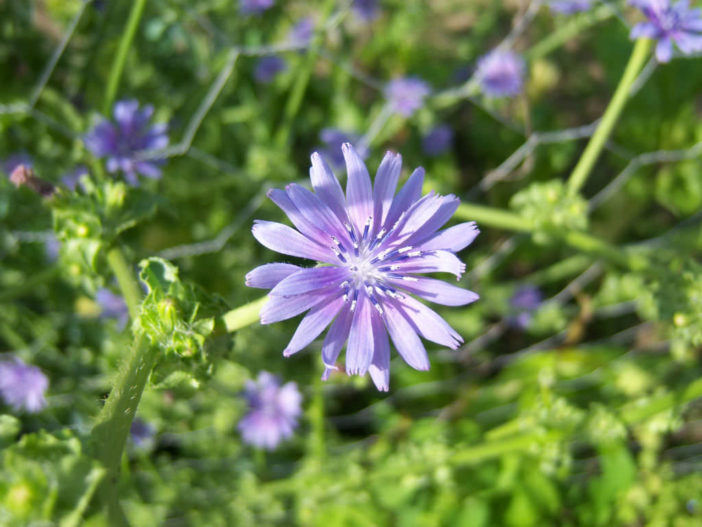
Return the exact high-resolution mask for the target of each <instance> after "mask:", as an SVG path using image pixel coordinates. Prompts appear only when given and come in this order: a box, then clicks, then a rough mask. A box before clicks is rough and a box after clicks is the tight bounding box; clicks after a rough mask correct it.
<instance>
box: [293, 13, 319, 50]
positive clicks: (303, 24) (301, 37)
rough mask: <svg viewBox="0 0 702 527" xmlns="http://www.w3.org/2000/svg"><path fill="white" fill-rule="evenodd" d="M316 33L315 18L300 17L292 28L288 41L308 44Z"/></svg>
mask: <svg viewBox="0 0 702 527" xmlns="http://www.w3.org/2000/svg"><path fill="white" fill-rule="evenodd" d="M312 35H314V19H313V18H312V17H310V16H308V17H305V18H302V19H300V21H299V22H298V23H297V24H295V25H294V26H293V27H291V28H290V33H288V41H289V42H292V43H294V44H300V45H304V46H307V45H308V44H309V43H310V40H312Z"/></svg>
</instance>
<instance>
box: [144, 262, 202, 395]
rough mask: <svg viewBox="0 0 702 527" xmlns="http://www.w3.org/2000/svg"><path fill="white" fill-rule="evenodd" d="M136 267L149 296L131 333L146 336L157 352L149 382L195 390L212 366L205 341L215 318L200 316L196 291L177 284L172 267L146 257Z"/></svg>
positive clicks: (190, 287)
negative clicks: (139, 269)
mask: <svg viewBox="0 0 702 527" xmlns="http://www.w3.org/2000/svg"><path fill="white" fill-rule="evenodd" d="M139 266H140V268H141V273H140V274H139V278H140V279H141V281H142V282H143V283H144V284H145V285H146V287H147V289H148V293H147V295H146V298H145V299H144V301H143V303H142V305H141V310H140V313H139V318H137V320H136V322H135V325H134V331H135V332H136V333H143V334H144V335H146V337H147V338H148V339H149V341H150V342H151V346H153V347H155V348H157V349H158V362H157V364H156V366H155V369H154V373H153V378H152V380H153V381H154V382H155V383H156V385H157V386H158V387H160V388H164V389H167V388H172V387H174V386H177V385H179V384H185V383H190V384H191V385H192V386H193V387H197V386H198V384H199V382H200V381H201V380H202V379H203V378H204V377H205V376H207V375H208V374H209V370H210V367H211V363H210V362H209V361H208V357H207V353H206V351H205V339H206V338H207V336H208V335H210V334H211V333H212V330H213V329H214V319H213V318H212V317H208V318H202V317H200V309H201V304H200V302H199V301H198V300H197V298H198V297H197V295H196V291H195V288H194V287H193V286H192V285H189V284H184V283H183V282H181V281H180V279H179V278H178V269H177V268H176V267H175V266H174V265H173V264H171V263H169V262H167V261H166V260H163V259H162V258H149V259H148V260H143V261H142V262H141V263H140V264H139ZM174 357H175V358H177V360H173V358H174Z"/></svg>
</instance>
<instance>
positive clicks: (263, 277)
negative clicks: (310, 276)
mask: <svg viewBox="0 0 702 527" xmlns="http://www.w3.org/2000/svg"><path fill="white" fill-rule="evenodd" d="M300 269H301V267H298V266H297V265H292V264H286V263H269V264H264V265H261V266H259V267H256V268H255V269H252V270H251V271H249V272H248V273H247V274H246V285H247V286H249V287H258V288H260V289H271V288H273V287H275V286H276V285H278V282H280V281H281V280H283V279H284V278H287V277H288V276H290V275H291V274H293V273H295V272H297V271H299V270H300Z"/></svg>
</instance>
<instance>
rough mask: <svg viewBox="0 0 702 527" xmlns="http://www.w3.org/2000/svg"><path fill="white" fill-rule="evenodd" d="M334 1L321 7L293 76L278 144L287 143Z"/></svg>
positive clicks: (277, 139)
mask: <svg viewBox="0 0 702 527" xmlns="http://www.w3.org/2000/svg"><path fill="white" fill-rule="evenodd" d="M335 3H336V2H335V0H327V1H326V2H325V3H324V5H323V7H322V10H321V16H320V17H319V20H320V23H319V26H318V29H317V31H316V32H315V34H314V38H313V39H312V43H311V44H310V47H309V48H308V49H307V54H306V55H305V58H304V61H303V62H302V65H301V66H300V68H299V71H298V72H297V75H296V77H295V83H294V84H293V87H292V90H291V91H290V96H289V97H288V101H287V103H286V105H285V110H284V114H283V122H282V124H281V125H280V127H279V128H278V133H277V134H276V137H275V141H276V144H278V145H279V146H282V145H285V144H287V143H288V141H289V140H290V133H291V130H292V126H293V122H294V120H295V117H296V116H297V111H298V110H299V109H300V104H301V103H302V98H303V96H304V95H305V90H306V89H307V84H308V83H309V81H310V77H311V76H312V69H313V68H314V63H315V60H316V59H317V55H318V54H319V50H320V48H321V47H322V41H323V39H324V31H325V24H326V22H327V20H328V19H329V15H330V14H331V12H332V9H333V8H334V5H335Z"/></svg>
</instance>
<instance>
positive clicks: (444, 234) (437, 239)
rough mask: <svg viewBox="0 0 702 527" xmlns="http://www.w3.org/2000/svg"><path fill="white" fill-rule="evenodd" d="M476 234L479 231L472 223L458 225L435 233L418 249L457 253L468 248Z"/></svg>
mask: <svg viewBox="0 0 702 527" xmlns="http://www.w3.org/2000/svg"><path fill="white" fill-rule="evenodd" d="M478 234H480V231H479V230H478V226H477V225H476V224H475V222H474V221H469V222H467V223H460V224H458V225H454V226H453V227H449V228H448V229H445V230H443V231H441V232H438V233H436V234H435V235H434V236H432V237H431V238H430V239H429V240H427V241H426V242H424V243H423V244H422V245H421V247H420V249H422V250H426V251H431V250H435V249H446V250H447V251H452V252H455V253H457V252H459V251H461V250H463V249H465V248H466V247H467V246H469V245H470V244H471V243H472V242H473V240H475V238H476V237H477V236H478Z"/></svg>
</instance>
